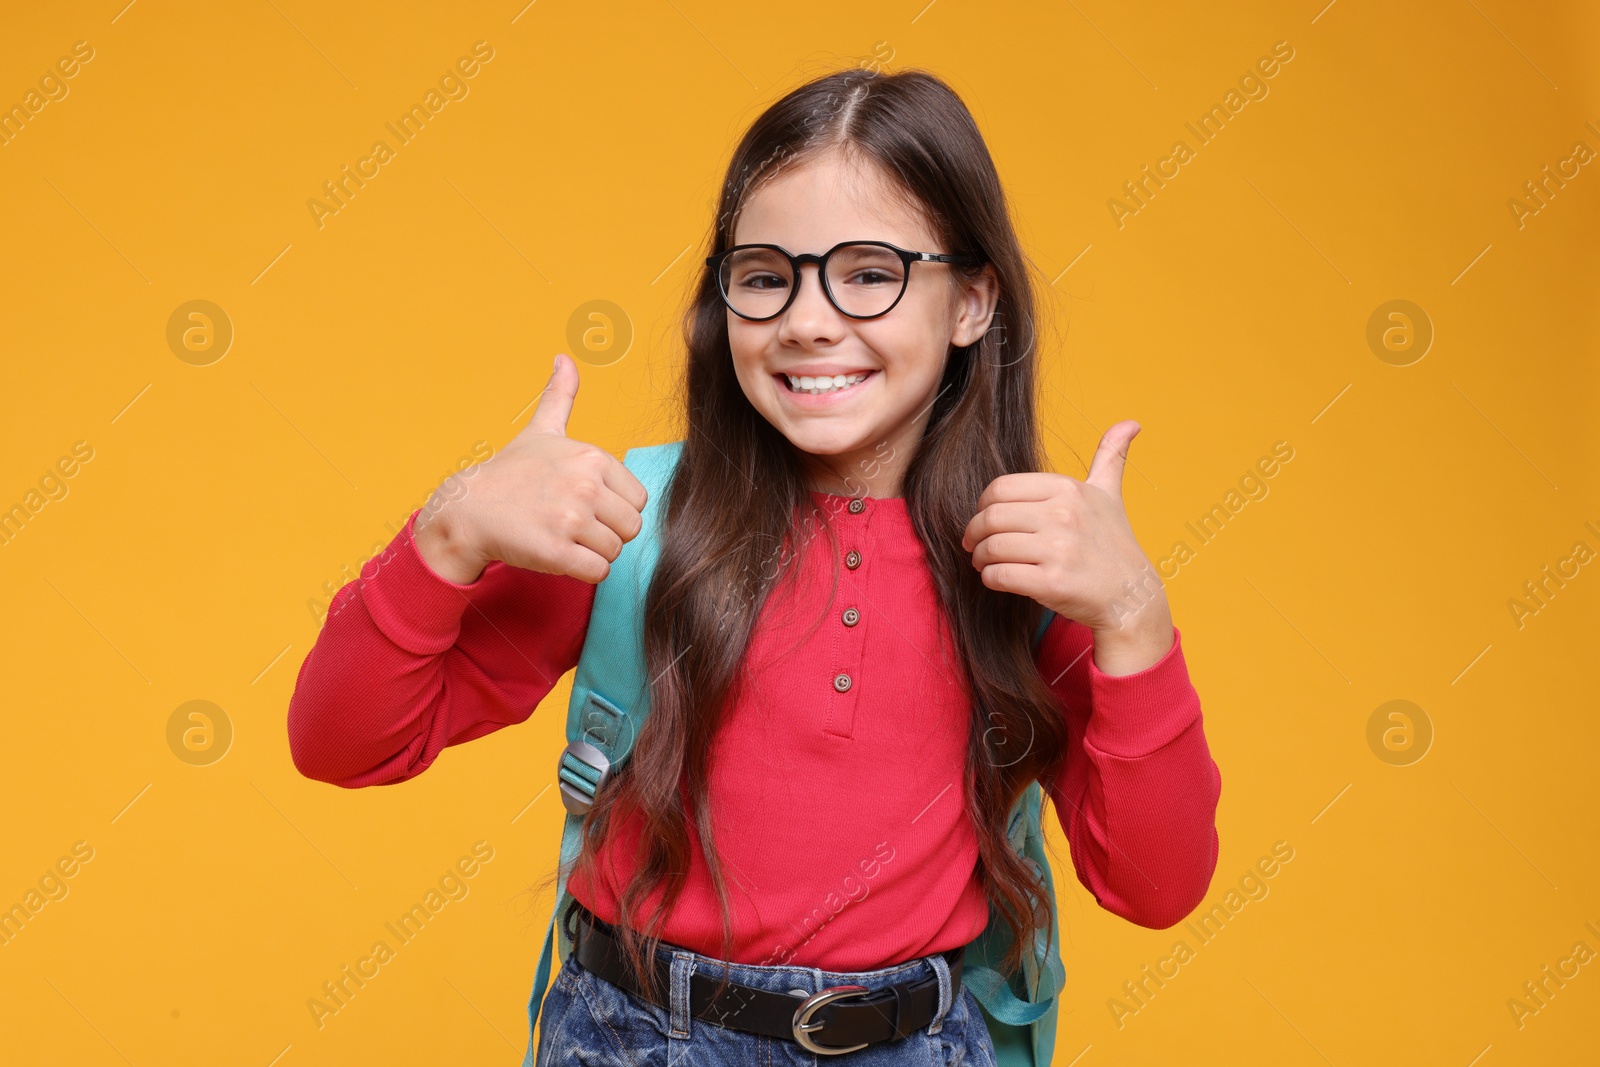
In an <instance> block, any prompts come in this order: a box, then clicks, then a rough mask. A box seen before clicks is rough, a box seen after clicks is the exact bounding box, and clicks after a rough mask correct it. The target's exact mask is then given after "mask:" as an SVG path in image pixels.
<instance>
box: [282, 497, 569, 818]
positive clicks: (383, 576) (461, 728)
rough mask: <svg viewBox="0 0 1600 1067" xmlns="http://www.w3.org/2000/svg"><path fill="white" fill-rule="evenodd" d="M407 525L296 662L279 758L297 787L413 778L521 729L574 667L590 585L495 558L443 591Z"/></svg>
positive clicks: (339, 599) (443, 581)
mask: <svg viewBox="0 0 1600 1067" xmlns="http://www.w3.org/2000/svg"><path fill="white" fill-rule="evenodd" d="M418 510H419V511H420V510H421V509H418ZM416 519H417V512H413V513H412V514H411V517H410V518H409V519H407V520H406V525H405V528H404V529H403V530H401V531H400V532H399V533H398V534H396V535H395V538H394V540H393V541H391V542H390V544H389V545H388V547H387V548H385V549H384V550H383V551H382V552H381V553H379V554H378V555H376V556H374V557H373V558H372V559H370V560H368V561H367V562H366V564H365V565H364V566H363V567H362V568H361V574H360V576H359V577H358V578H357V579H356V580H355V581H353V582H350V583H349V584H347V585H345V587H344V588H343V589H341V590H339V592H338V594H337V595H335V597H334V598H333V602H332V603H331V604H330V605H329V606H328V615H327V618H326V619H325V620H324V622H323V626H322V632H321V633H320V634H319V635H318V636H317V640H316V643H315V645H314V646H313V647H312V649H311V651H310V653H308V654H307V656H306V658H305V661H304V662H303V663H301V665H300V672H299V675H298V676H297V678H296V680H295V688H294V695H293V696H292V697H291V698H290V702H289V715H288V732H289V751H290V754H291V755H292V757H293V759H294V764H295V767H296V768H298V769H299V771H300V773H302V774H304V775H305V776H307V777H308V778H314V779H316V780H318V781H323V782H330V783H332V784H334V785H339V786H345V787H347V788H356V787H359V786H368V785H388V784H391V783H394V782H401V781H404V780H406V779H408V778H413V777H415V776H417V775H419V774H421V773H422V772H423V771H425V770H427V769H428V767H429V766H431V765H432V763H433V761H434V759H436V758H437V757H438V755H439V753H440V752H441V751H443V750H444V749H445V748H446V747H447V746H449V745H459V744H462V743H464V742H467V741H471V740H472V739H474V738H477V737H482V736H483V735H484V734H487V733H492V732H493V731H495V730H498V729H500V728H501V727H503V726H510V725H513V724H516V723H520V722H523V721H525V720H526V719H527V718H528V716H529V715H531V714H532V713H533V709H534V708H535V707H537V706H538V704H539V702H540V701H541V700H543V699H544V698H545V696H546V695H548V694H549V692H550V690H551V689H552V688H554V687H555V684H556V682H557V681H558V680H559V679H560V678H561V676H562V675H563V674H565V673H566V672H567V671H569V670H571V669H572V668H573V667H574V666H576V665H577V662H578V656H579V654H580V653H581V652H582V650H583V640H584V637H585V635H586V634H587V632H588V628H589V616H590V612H591V609H592V608H593V606H594V591H595V587H594V586H593V585H590V584H589V583H588V582H584V581H581V580H579V579H577V578H573V577H570V576H567V575H556V574H542V573H540V572H537V571H531V570H525V569H522V568H520V567H513V566H510V565H508V564H505V563H502V562H500V561H498V560H497V561H494V562H492V563H490V564H489V565H488V566H487V567H485V568H484V571H483V573H482V574H481V575H479V576H478V580H477V581H475V582H473V583H472V584H470V585H461V584H458V583H456V582H452V581H450V580H449V579H447V578H444V577H442V576H440V575H438V574H436V573H435V572H434V571H433V570H432V568H430V567H429V566H428V564H427V562H426V561H424V560H423V558H422V556H421V555H420V554H419V553H418V551H417V546H416V541H415V540H414V538H413V532H412V531H413V527H414V525H415V524H416Z"/></svg>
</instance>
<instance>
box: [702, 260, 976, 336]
mask: <svg viewBox="0 0 1600 1067" xmlns="http://www.w3.org/2000/svg"><path fill="white" fill-rule="evenodd" d="M982 261H983V257H981V256H975V255H968V254H956V255H946V254H943V253H939V252H908V251H907V250H905V249H904V248H896V247H895V246H894V245H892V244H889V243H888V242H886V241H845V242H843V243H842V244H836V245H834V246H833V247H832V248H830V249H828V251H826V252H824V253H822V255H820V256H819V255H816V254H815V253H811V252H806V253H803V254H801V255H798V256H796V255H792V254H790V253H789V252H788V251H786V250H785V249H782V248H780V247H778V246H777V245H767V244H750V245H734V246H733V247H732V248H730V249H728V250H727V251H724V252H719V253H717V254H716V255H714V256H707V257H706V265H707V266H709V267H711V269H712V270H714V271H715V272H716V275H717V288H718V289H719V290H721V292H722V300H723V302H724V303H726V304H727V305H728V310H730V311H732V312H733V313H734V314H735V315H738V316H739V317H740V318H742V319H748V320H750V321H751V322H766V321H768V320H770V319H775V318H777V317H778V316H779V315H782V314H783V313H784V312H785V311H787V310H789V305H790V304H792V303H794V298H795V295H796V294H798V293H799V292H800V285H799V283H798V281H797V279H798V278H799V277H800V268H801V267H802V266H804V265H805V264H807V263H815V264H816V265H817V275H818V277H819V278H821V279H822V292H823V294H824V295H825V296H826V297H827V298H828V303H830V304H832V305H833V306H834V308H836V309H837V310H838V312H839V313H840V314H841V315H847V316H849V317H850V318H852V319H875V318H877V317H878V316H879V315H886V314H888V313H889V311H890V310H891V309H892V308H893V307H894V306H895V305H896V304H898V303H899V302H900V298H901V297H902V296H904V295H905V292H906V286H907V284H908V283H909V282H910V280H911V264H913V263H917V262H923V263H965V264H977V263H981V262H982Z"/></svg>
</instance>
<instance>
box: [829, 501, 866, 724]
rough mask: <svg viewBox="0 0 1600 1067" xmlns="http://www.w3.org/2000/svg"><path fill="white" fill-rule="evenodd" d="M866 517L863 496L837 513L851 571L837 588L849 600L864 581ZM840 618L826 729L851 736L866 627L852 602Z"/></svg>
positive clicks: (853, 597)
mask: <svg viewBox="0 0 1600 1067" xmlns="http://www.w3.org/2000/svg"><path fill="white" fill-rule="evenodd" d="M868 517H869V511H868V504H867V501H866V500H865V499H864V498H862V497H853V498H851V500H850V502H849V504H847V505H846V506H845V508H844V513H843V514H841V515H840V518H841V519H843V520H844V521H843V522H842V523H841V532H842V533H843V535H844V536H843V538H842V540H843V546H844V547H846V551H845V554H844V565H845V567H846V569H847V570H848V571H849V572H851V573H850V574H848V575H846V576H844V580H842V581H841V582H840V583H839V589H840V592H841V593H842V594H844V595H845V596H848V597H849V598H850V600H856V599H858V597H857V595H856V594H855V590H856V589H857V588H859V587H860V586H862V585H863V584H864V579H865V574H863V573H862V572H861V571H860V567H861V564H862V563H863V562H864V561H865V555H864V553H863V552H862V547H864V544H865V540H866V532H867V519H868ZM839 620H840V623H841V625H840V626H839V629H838V630H837V631H835V634H836V637H835V641H834V647H835V648H837V649H838V650H839V659H838V660H837V661H836V663H837V667H836V668H835V670H834V672H833V677H832V678H831V679H830V684H831V686H832V688H833V692H832V693H830V694H828V696H827V699H828V701H829V703H828V708H829V711H828V716H827V726H826V727H825V729H826V730H827V731H828V732H829V733H832V734H835V735H837V736H840V737H852V736H854V734H855V717H856V706H857V700H858V697H859V692H858V690H857V683H858V682H859V681H860V678H859V670H860V666H861V664H862V662H863V660H864V655H863V651H864V648H865V641H866V629H865V628H864V627H862V626H860V625H859V624H860V622H861V609H860V608H858V607H856V606H855V605H854V604H850V605H849V606H847V607H846V608H845V609H844V610H843V612H842V613H841V614H840V616H839Z"/></svg>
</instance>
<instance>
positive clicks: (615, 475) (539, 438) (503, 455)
mask: <svg viewBox="0 0 1600 1067" xmlns="http://www.w3.org/2000/svg"><path fill="white" fill-rule="evenodd" d="M577 395H578V368H577V365H576V364H575V363H573V362H572V359H571V358H570V357H568V356H566V355H558V356H556V360H555V371H554V373H552V374H551V375H550V382H549V384H548V385H546V386H545V389H544V392H543V393H542V394H540V397H539V403H538V405H537V406H536V407H535V408H534V409H533V415H532V417H531V418H529V420H528V425H527V426H525V427H523V428H522V431H521V432H520V433H518V434H517V436H516V437H514V438H512V439H511V441H510V442H509V443H508V444H507V445H506V446H505V448H503V449H501V450H500V451H499V453H497V454H496V455H494V456H491V457H490V458H489V459H487V460H485V461H484V462H483V463H480V464H476V465H475V466H473V467H469V468H467V469H466V470H465V471H462V472H460V473H458V474H454V475H451V476H450V478H448V479H446V481H445V485H442V486H440V487H439V489H438V490H436V491H435V492H434V494H433V498H432V499H430V500H429V501H428V503H427V505H426V506H424V508H423V510H422V514H420V515H418V516H417V521H416V523H415V524H414V525H413V527H412V532H413V534H414V535H415V537H416V545H417V551H418V552H419V553H421V555H422V558H423V560H424V561H425V562H427V564H428V566H429V567H431V568H432V569H433V571H434V573H436V574H438V575H440V576H441V577H444V578H448V579H449V580H451V581H453V582H457V583H459V584H462V585H468V584H471V583H472V582H475V581H477V579H478V576H479V575H480V574H482V573H483V568H484V567H486V566H487V565H488V564H489V563H490V562H491V561H493V560H503V561H505V562H506V563H509V564H511V565H512V566H514V567H522V568H525V569H527V570H533V571H542V572H544V573H546V574H565V575H570V576H571V577H574V578H578V579H581V580H582V581H585V582H589V583H590V584H599V582H600V581H602V580H603V579H604V578H605V576H606V575H607V574H609V573H610V572H611V564H612V562H614V561H615V560H616V558H617V556H618V555H620V554H621V552H622V546H623V545H624V544H625V543H627V542H628V541H631V540H633V539H634V537H636V536H637V535H638V533H639V531H640V530H641V529H642V528H643V526H644V516H643V512H644V506H645V501H646V499H647V497H648V495H649V494H648V493H647V492H646V490H645V487H644V484H643V483H642V482H640V481H639V479H638V478H636V477H634V475H633V472H632V471H630V470H628V468H627V467H625V466H623V465H622V463H621V462H619V461H618V460H617V459H616V457H614V456H612V455H611V454H610V453H609V452H607V451H606V450H605V449H603V448H598V447H596V446H595V445H590V444H585V443H583V442H582V441H575V440H573V439H572V438H570V437H568V436H567V419H568V418H569V417H570V416H571V415H572V403H573V400H574V399H575V398H576V397H577ZM452 483H456V484H455V485H452ZM463 484H464V485H465V486H466V487H467V488H466V490H465V491H464V492H462V491H459V487H460V485H463Z"/></svg>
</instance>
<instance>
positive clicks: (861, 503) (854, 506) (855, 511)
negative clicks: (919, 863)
mask: <svg viewBox="0 0 1600 1067" xmlns="http://www.w3.org/2000/svg"><path fill="white" fill-rule="evenodd" d="M866 506H867V502H866V501H865V500H862V499H861V498H860V497H852V498H851V499H850V514H852V515H859V514H861V512H862V510H863V509H864V508H866Z"/></svg>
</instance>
